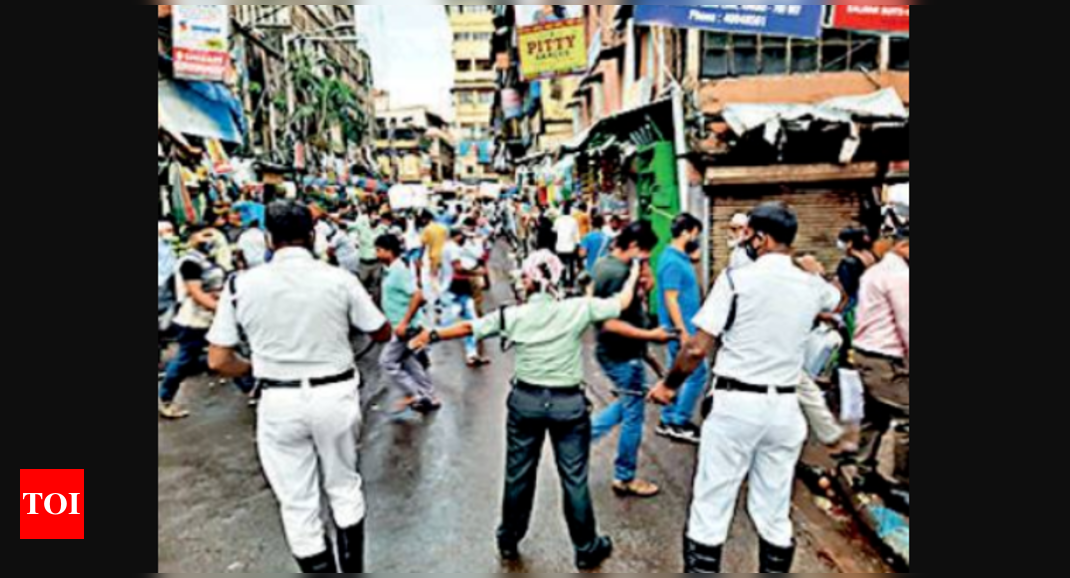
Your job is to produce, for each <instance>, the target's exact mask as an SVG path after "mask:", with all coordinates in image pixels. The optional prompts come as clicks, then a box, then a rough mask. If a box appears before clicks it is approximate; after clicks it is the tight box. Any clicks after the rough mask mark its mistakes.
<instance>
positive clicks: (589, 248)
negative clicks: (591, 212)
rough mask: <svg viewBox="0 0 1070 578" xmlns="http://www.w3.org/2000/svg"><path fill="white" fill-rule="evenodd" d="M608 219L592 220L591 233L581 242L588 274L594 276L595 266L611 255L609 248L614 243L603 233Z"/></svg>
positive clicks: (581, 250)
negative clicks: (600, 260)
mask: <svg viewBox="0 0 1070 578" xmlns="http://www.w3.org/2000/svg"><path fill="white" fill-rule="evenodd" d="M605 224H606V219H605V217H603V216H602V215H595V216H594V217H592V218H591V232H590V233H587V236H586V237H584V238H583V240H582V241H580V257H582V258H583V262H584V264H585V265H586V266H587V272H588V273H591V274H592V275H593V274H594V266H595V264H596V263H598V260H599V259H601V258H602V257H605V256H606V255H607V254H609V246H610V244H612V243H613V239H610V238H609V236H608V235H606V234H605V232H604V231H602V227H604V226H605Z"/></svg>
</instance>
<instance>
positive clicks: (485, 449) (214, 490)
mask: <svg viewBox="0 0 1070 578" xmlns="http://www.w3.org/2000/svg"><path fill="white" fill-rule="evenodd" d="M496 265H497V267H496V269H497V270H496V273H497V275H496V277H495V279H496V280H498V279H503V278H504V273H503V271H502V259H501V258H500V257H499V259H498V260H497V261H496ZM510 301H511V296H509V294H508V289H507V288H506V287H505V283H496V287H495V295H494V296H493V297H492V298H491V299H490V303H491V304H493V305H494V306H496V305H497V304H498V303H502V302H510ZM488 307H489V306H488ZM485 347H486V354H487V356H488V357H490V358H491V359H492V360H493V364H492V365H490V366H488V367H485V368H482V369H478V370H470V369H468V368H467V367H465V366H464V363H463V361H462V349H461V345H460V344H459V343H449V344H443V345H440V346H439V347H438V348H437V349H436V350H435V351H434V352H433V355H432V358H433V361H434V367H433V369H432V375H433V376H434V378H435V380H436V385H437V387H438V389H439V393H440V395H441V397H442V399H443V401H444V402H445V407H444V408H443V410H442V411H440V412H439V413H438V414H437V415H434V416H432V417H430V418H427V419H420V418H412V417H410V418H401V419H399V418H397V417H396V416H393V415H391V413H390V412H389V411H388V408H389V407H390V406H391V402H392V401H393V400H394V399H395V396H396V395H397V394H396V391H395V390H393V389H392V388H391V387H390V386H389V384H387V383H384V382H383V381H382V380H381V379H380V377H379V371H378V367H377V366H376V364H375V363H374V361H373V360H374V359H375V357H376V353H377V350H376V351H374V352H373V353H372V354H371V355H368V356H367V357H366V358H365V359H364V360H363V361H362V364H361V366H362V367H361V368H362V371H363V375H364V379H365V384H366V385H365V391H364V403H365V406H366V407H367V412H366V422H365V426H364V444H363V450H362V470H363V473H364V476H365V482H366V488H365V489H366V493H367V498H368V507H369V513H368V520H367V525H368V552H367V568H368V569H369V571H370V572H382V573H387V572H396V573H431V572H436V573H438V572H445V573H514V572H515V573H551V574H569V573H576V570H575V567H574V566H573V561H572V551H571V546H570V543H569V540H568V534H567V529H566V526H565V522H564V518H563V515H562V513H561V501H560V491H559V489H558V486H557V476H556V472H555V471H554V469H553V466H552V463H553V462H552V453H551V452H550V451H549V447H547V453H546V455H545V458H544V461H543V467H542V469H541V472H540V479H539V490H538V498H537V501H536V512H535V515H534V519H533V522H532V529H531V532H530V534H529V536H528V538H527V540H525V542H524V543H523V544H522V554H523V561H522V562H521V563H519V564H513V565H503V563H502V562H501V561H500V560H499V558H498V556H497V552H496V549H495V543H494V532H495V528H496V527H497V524H498V520H499V516H500V506H499V501H500V498H501V485H502V479H503V469H504V463H505V453H504V445H505V401H506V397H507V395H508V393H509V388H508V382H509V377H510V375H511V371H512V359H511V357H510V354H503V353H502V352H501V350H500V346H499V344H498V342H497V341H496V340H493V341H489V342H487V343H486V345H485ZM586 350H587V355H585V363H586V364H587V375H588V376H589V381H590V383H589V388H590V391H591V397H592V400H593V401H594V404H595V406H596V409H597V408H601V407H604V406H605V405H606V404H607V403H608V402H609V401H610V399H611V398H610V396H609V393H608V392H609V386H608V382H607V380H606V379H605V377H604V376H603V375H602V373H601V371H600V370H599V369H598V364H597V362H595V361H594V359H593V354H592V341H591V339H590V336H588V344H587V347H586ZM651 379H653V378H652V377H651ZM211 383H212V382H211V380H208V379H207V378H204V379H197V380H192V381H190V382H188V383H187V384H186V385H184V386H183V391H182V393H181V394H180V397H179V401H180V402H182V403H184V404H185V405H186V406H187V407H189V408H190V409H191V410H192V411H193V413H194V415H193V416H192V417H190V418H188V419H186V420H183V421H180V422H174V423H166V422H163V421H161V422H160V424H159V429H158V449H159V482H158V484H159V486H158V491H159V511H158V515H159V522H158V543H159V569H158V571H159V572H161V573H170V572H188V573H222V572H257V573H260V572H263V573H277V572H287V573H289V572H296V571H297V567H296V565H295V564H294V562H293V561H292V559H291V558H290V555H289V551H288V549H287V546H286V543H285V540H284V537H283V534H282V528H281V523H280V521H279V514H278V509H277V505H276V503H275V500H274V497H273V496H272V494H271V491H270V489H269V488H268V486H267V483H266V481H265V480H264V478H263V476H262V474H261V473H260V468H259V464H258V461H257V456H256V451H255V443H254V439H255V438H254V431H253V429H254V423H255V416H254V414H253V411H252V410H250V409H249V408H248V407H246V406H245V403H244V398H243V397H242V396H241V395H240V394H239V393H238V392H237V391H236V390H234V389H233V388H232V387H230V386H227V385H216V386H214V387H213V386H212V385H211ZM656 419H657V411H656V409H655V408H650V409H649V413H648V419H647V435H646V437H645V440H644V446H643V452H642V455H641V459H640V462H641V469H640V477H642V478H644V479H649V480H652V481H654V482H656V483H658V484H659V485H661V487H662V494H661V495H660V496H658V497H656V498H654V499H651V500H634V499H630V500H621V499H619V498H617V497H616V496H614V495H613V493H612V492H611V491H610V484H611V483H612V481H613V459H614V455H615V448H616V446H615V444H616V436H613V437H611V438H608V439H606V440H605V441H604V442H602V443H601V444H599V445H597V446H596V447H595V448H594V451H593V456H592V468H591V487H592V493H593V495H594V498H595V509H596V513H597V515H598V519H599V524H600V526H601V530H602V531H603V533H606V534H609V535H610V536H612V537H613V539H614V541H615V543H616V552H615V554H614V556H613V557H612V558H611V559H610V560H609V561H607V562H606V564H605V565H604V566H603V567H602V569H601V570H600V571H599V572H602V573H633V574H645V573H679V572H680V571H681V569H682V563H681V555H680V551H681V542H682V533H683V527H684V522H685V517H686V513H687V507H688V500H689V497H690V493H691V492H690V482H691V477H692V474H693V468H694V462H695V449H693V448H690V447H687V446H680V445H675V444H671V443H669V442H668V441H666V440H663V439H661V438H658V437H656V436H655V435H654V434H653V426H654V424H655V423H656ZM812 500H813V498H812V496H810V495H809V494H808V493H807V492H805V490H802V489H800V492H799V494H798V496H797V499H796V502H797V511H796V520H797V522H798V530H799V532H798V533H799V546H800V547H799V553H798V558H797V561H796V565H795V572H797V573H815V574H819V573H836V572H848V573H876V572H888V569H887V567H886V566H884V565H883V563H882V562H881V561H880V560H879V558H878V557H877V556H875V555H874V554H873V553H872V551H871V550H870V549H869V548H868V546H867V545H866V543H865V542H864V541H863V540H860V539H859V538H858V537H857V536H856V535H854V534H853V533H852V532H851V531H849V529H848V530H845V529H844V528H843V527H842V526H843V524H841V523H837V522H835V521H834V520H833V519H832V518H830V517H828V516H827V515H826V514H825V513H824V512H822V511H820V510H819V509H818V508H816V507H814V505H813V501H812ZM742 512H743V510H742V509H741V510H740V515H739V516H737V520H736V525H735V527H734V529H733V533H732V538H731V540H730V542H729V545H728V549H727V554H726V561H725V568H724V570H725V572H726V573H753V572H756V571H757V538H756V537H755V535H754V531H753V527H752V526H751V524H750V521H749V520H748V519H747V517H746V515H745V514H743V513H742Z"/></svg>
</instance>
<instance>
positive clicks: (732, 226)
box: [728, 213, 754, 269]
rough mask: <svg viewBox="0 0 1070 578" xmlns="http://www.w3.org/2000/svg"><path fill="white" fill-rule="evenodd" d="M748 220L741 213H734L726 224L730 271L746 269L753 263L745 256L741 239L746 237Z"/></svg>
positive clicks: (745, 251)
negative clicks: (730, 220) (729, 251)
mask: <svg viewBox="0 0 1070 578" xmlns="http://www.w3.org/2000/svg"><path fill="white" fill-rule="evenodd" d="M749 222H750V219H749V218H748V217H747V215H744V214H743V213H736V215H735V216H733V217H732V222H731V223H729V224H728V248H729V249H730V250H731V251H732V252H731V256H730V257H729V259H728V266H729V268H731V269H738V268H740V267H746V266H747V265H750V264H751V263H753V262H754V260H753V259H751V258H750V257H749V256H748V255H747V249H746V248H745V247H744V246H743V239H745V238H746V237H747V225H748V224H749Z"/></svg>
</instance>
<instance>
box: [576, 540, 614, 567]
mask: <svg viewBox="0 0 1070 578" xmlns="http://www.w3.org/2000/svg"><path fill="white" fill-rule="evenodd" d="M611 555H613V540H610V539H609V536H601V537H599V538H597V539H595V541H594V545H593V546H591V549H590V550H589V551H587V552H577V553H576V568H578V569H580V570H594V569H596V568H598V567H599V566H601V565H602V562H605V561H606V558H609V557H610V556H611Z"/></svg>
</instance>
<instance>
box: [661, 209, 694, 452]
mask: <svg viewBox="0 0 1070 578" xmlns="http://www.w3.org/2000/svg"><path fill="white" fill-rule="evenodd" d="M672 236H673V241H672V244H671V245H670V246H669V247H668V248H666V249H665V251H664V252H663V253H662V254H661V258H660V259H659V261H658V270H657V291H658V318H659V320H660V323H661V325H662V327H666V328H673V329H675V330H676V331H678V332H679V333H680V339H681V340H680V341H673V342H670V343H669V362H668V363H669V367H672V364H673V361H674V360H675V359H676V355H677V354H678V353H679V352H680V344H681V343H686V341H687V340H689V339H691V336H693V335H694V334H695V324H694V322H693V320H694V318H695V316H696V315H698V312H699V310H700V309H701V308H702V293H701V291H700V290H699V283H698V277H697V276H696V275H695V268H694V266H693V265H692V263H691V257H690V255H691V254H692V253H694V252H695V251H696V250H698V248H699V245H700V239H701V238H702V222H701V221H699V220H698V219H697V218H696V217H695V216H693V215H690V214H687V213H684V214H682V215H680V216H678V217H676V219H675V220H674V221H673V223H672ZM705 389H706V367H705V366H702V367H700V368H699V369H698V370H697V371H695V373H693V374H691V377H690V378H689V379H688V380H687V383H686V384H684V386H683V388H682V389H681V390H680V394H679V395H678V396H677V398H676V401H675V403H673V404H671V405H669V406H668V407H666V408H665V410H664V411H663V412H662V416H661V424H660V425H659V426H658V428H657V433H658V435H660V436H663V437H667V438H669V439H671V440H674V441H679V442H684V443H690V444H695V445H698V443H699V439H700V437H701V430H700V429H699V427H698V426H697V425H695V424H694V423H693V422H692V421H691V417H692V416H693V415H694V413H695V406H696V405H697V404H698V401H699V399H701V398H702V393H703V391H704V390H705Z"/></svg>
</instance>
